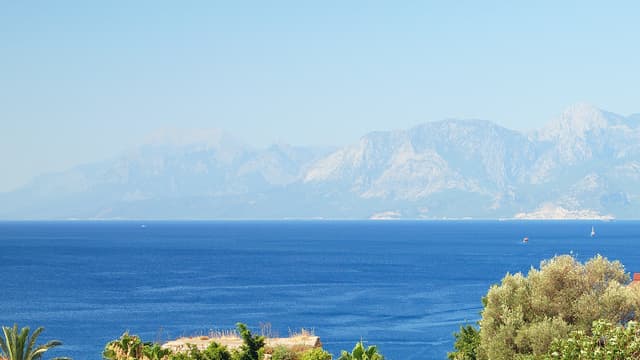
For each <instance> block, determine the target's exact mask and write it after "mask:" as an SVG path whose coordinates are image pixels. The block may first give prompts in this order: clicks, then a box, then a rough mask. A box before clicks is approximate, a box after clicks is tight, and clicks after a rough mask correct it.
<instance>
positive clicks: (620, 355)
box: [545, 320, 640, 360]
mask: <svg viewBox="0 0 640 360" xmlns="http://www.w3.org/2000/svg"><path fill="white" fill-rule="evenodd" d="M545 358H546V359H562V360H600V359H603V360H604V359H611V360H615V359H620V360H623V359H639V358H640V327H638V323H637V322H635V321H630V322H628V323H627V326H626V327H623V326H621V325H615V324H612V323H610V322H606V321H604V320H598V321H595V322H594V323H593V327H592V328H591V335H587V333H586V332H585V331H582V330H576V331H573V332H571V334H570V335H569V336H568V337H566V338H563V339H557V340H555V341H554V342H553V344H552V345H551V348H550V350H549V353H548V354H547V356H546V357H545Z"/></svg>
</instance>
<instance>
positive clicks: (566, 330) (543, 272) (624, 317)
mask: <svg viewBox="0 0 640 360" xmlns="http://www.w3.org/2000/svg"><path fill="white" fill-rule="evenodd" d="M628 282H629V276H628V274H627V273H626V272H625V271H624V268H623V266H622V265H621V264H620V263H619V262H618V261H609V260H607V259H606V258H604V257H602V256H599V255H598V256H596V257H594V258H592V259H590V260H589V261H587V262H586V263H584V264H581V263H580V262H578V261H576V259H575V258H573V257H571V256H557V257H554V258H552V259H550V260H548V261H543V262H542V263H541V264H540V269H539V270H538V269H534V268H532V269H531V270H530V271H529V273H528V274H527V276H524V275H522V274H520V273H518V274H515V275H512V274H507V275H506V276H505V277H504V278H503V279H502V282H501V283H500V284H499V285H494V286H492V287H491V288H490V289H489V292H488V293H487V296H486V297H485V298H484V299H483V305H484V309H483V310H482V317H481V320H480V322H479V325H480V329H481V330H480V331H477V330H475V329H474V328H473V327H469V326H468V327H463V328H462V329H461V331H460V332H459V333H457V334H456V343H455V346H454V347H455V351H454V352H451V353H449V359H476V358H477V359H480V360H485V359H492V360H502V359H505V360H506V359H515V358H540V357H544V356H546V355H547V354H548V352H549V349H550V348H551V345H552V343H554V341H556V340H558V339H567V338H569V335H570V334H572V333H575V332H576V331H582V332H584V333H586V334H589V333H590V331H591V326H592V324H593V322H594V321H596V320H603V321H605V322H607V323H612V324H624V323H626V322H628V321H629V320H632V319H634V318H635V314H636V313H637V310H638V309H639V308H640V296H639V294H640V291H639V289H640V287H638V286H627V284H628Z"/></svg>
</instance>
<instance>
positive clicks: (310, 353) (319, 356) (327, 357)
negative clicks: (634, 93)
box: [300, 348, 332, 360]
mask: <svg viewBox="0 0 640 360" xmlns="http://www.w3.org/2000/svg"><path fill="white" fill-rule="evenodd" d="M331 359H332V356H331V354H329V353H328V352H326V351H324V350H322V349H320V348H314V349H309V350H307V351H305V352H303V353H302V355H301V356H300V360H331Z"/></svg>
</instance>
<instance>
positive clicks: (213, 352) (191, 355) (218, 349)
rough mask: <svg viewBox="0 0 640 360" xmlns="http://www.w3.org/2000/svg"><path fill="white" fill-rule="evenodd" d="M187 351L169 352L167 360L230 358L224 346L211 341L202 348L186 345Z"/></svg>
mask: <svg viewBox="0 0 640 360" xmlns="http://www.w3.org/2000/svg"><path fill="white" fill-rule="evenodd" d="M187 346H188V347H189V350H188V351H185V352H178V353H174V354H171V355H170V356H169V360H231V353H230V352H229V351H228V350H227V348H226V346H222V345H220V344H218V343H216V342H212V343H210V344H209V346H207V348H206V349H204V350H199V349H198V347H197V346H195V345H191V344H189V345H187Z"/></svg>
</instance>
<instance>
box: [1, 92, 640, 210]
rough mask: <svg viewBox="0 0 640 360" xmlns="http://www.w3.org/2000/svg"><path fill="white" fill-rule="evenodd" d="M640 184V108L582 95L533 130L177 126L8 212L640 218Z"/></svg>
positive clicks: (42, 184) (5, 202)
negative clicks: (284, 131)
mask: <svg viewBox="0 0 640 360" xmlns="http://www.w3.org/2000/svg"><path fill="white" fill-rule="evenodd" d="M639 180H640V115H631V116H628V117H624V116H620V115H616V114H614V113H610V112H607V111H603V110H599V109H597V108H595V107H593V106H590V105H587V104H577V105H573V106H571V107H569V108H567V109H566V110H565V112H564V113H563V114H562V115H561V116H560V117H559V118H558V119H555V120H553V121H552V122H551V123H549V124H548V125H547V126H546V127H544V128H542V129H539V130H537V131H534V132H531V133H521V132H517V131H513V130H509V129H506V128H504V127H501V126H498V125H496V124H494V123H492V122H489V121H483V120H443V121H436V122H428V123H424V124H421V125H418V126H416V127H413V128H411V129H407V130H399V131H381V132H372V133H369V134H367V135H365V136H363V137H362V138H361V139H360V140H358V141H357V142H355V143H353V144H351V145H349V146H346V147H342V148H337V149H335V148H311V147H295V146H289V145H281V144H280V145H273V146H271V147H269V148H266V149H255V148H252V147H250V146H247V145H244V144H241V143H239V142H238V141H236V140H234V139H233V137H231V136H230V135H228V134H225V133H224V132H222V131H216V130H212V131H208V132H198V133H195V134H186V135H185V134H182V133H179V132H177V131H175V132H172V131H167V132H164V133H159V134H156V135H155V136H154V137H152V138H151V139H150V140H149V141H148V142H147V143H145V144H144V145H141V146H140V147H138V148H137V149H135V151H132V152H129V153H127V154H124V155H121V156H119V157H116V158H114V159H113V160H111V161H105V162H100V163H93V164H87V165H83V166H78V167H75V168H73V169H70V170H68V171H65V172H61V173H57V174H47V175H43V176H40V177H38V178H36V179H34V180H33V181H32V182H31V183H29V184H28V185H26V186H24V187H23V188H21V189H19V190H16V191H13V192H9V193H3V194H0V218H2V219H67V218H79V219H120V218H136V219H245V218H246V219H255V218H260V219H262V218H264V219H279V218H346V219H363V218H372V217H373V218H425V219H441V218H467V217H470V218H513V217H518V218H529V217H531V218H552V217H559V218H572V217H574V218H602V217H609V216H610V217H615V218H637V217H638V215H637V214H640V212H639V211H640V187H638V186H637V185H638V181H639Z"/></svg>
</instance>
